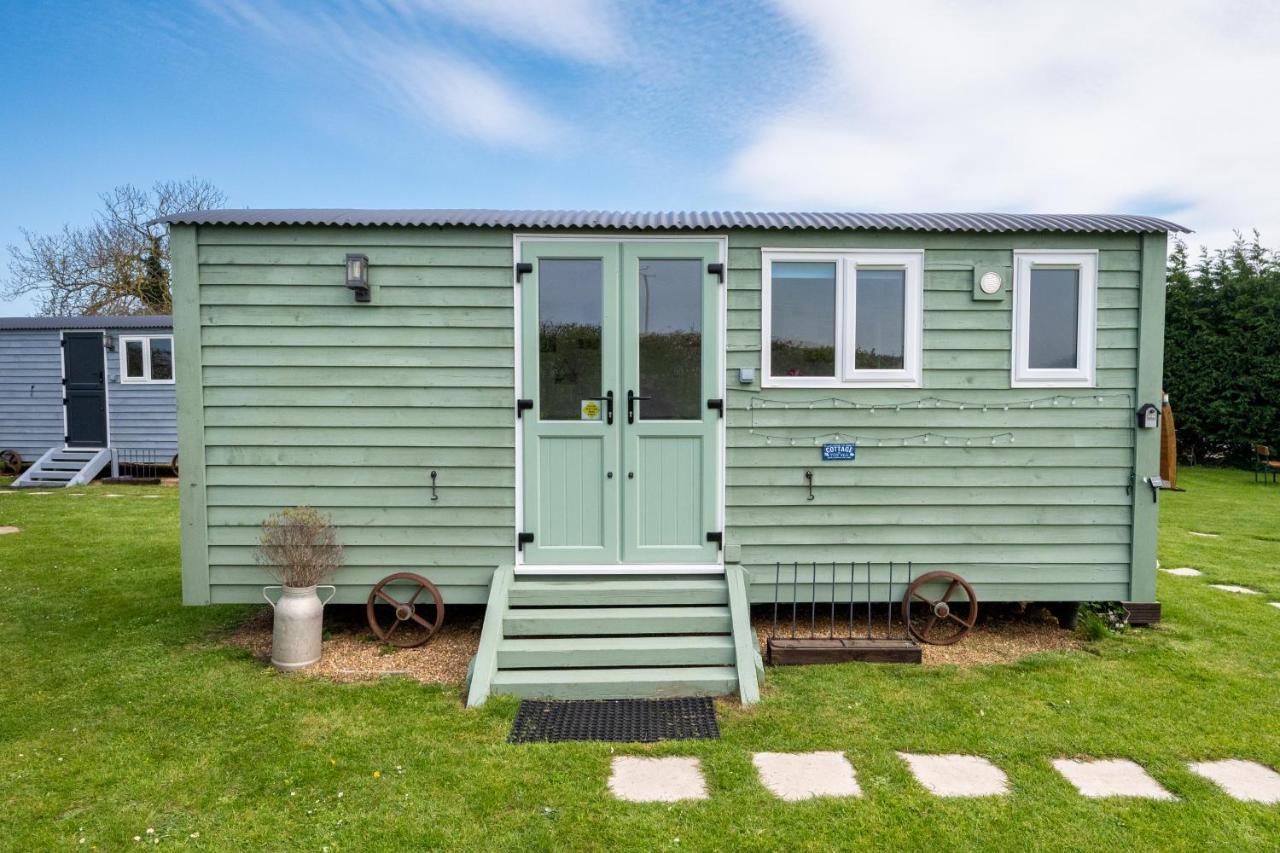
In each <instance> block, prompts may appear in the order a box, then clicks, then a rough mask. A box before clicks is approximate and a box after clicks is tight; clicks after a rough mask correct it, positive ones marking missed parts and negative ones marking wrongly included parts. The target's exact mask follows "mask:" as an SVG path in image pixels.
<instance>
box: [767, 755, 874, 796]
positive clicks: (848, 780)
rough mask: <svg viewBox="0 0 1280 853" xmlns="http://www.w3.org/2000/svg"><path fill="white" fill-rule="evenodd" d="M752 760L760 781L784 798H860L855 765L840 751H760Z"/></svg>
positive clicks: (775, 794) (860, 792)
mask: <svg viewBox="0 0 1280 853" xmlns="http://www.w3.org/2000/svg"><path fill="white" fill-rule="evenodd" d="M751 762H752V763H753V764H755V766H756V772H758V773H759V774H760V782H761V783H762V784H763V785H764V786H765V787H766V788H768V789H769V791H770V792H771V793H772V794H773V795H774V796H775V797H778V798H779V799H782V800H809V799H812V798H814V797H857V796H861V794H862V789H861V788H859V787H858V781H857V780H856V779H854V777H853V765H851V764H850V763H849V760H848V759H847V758H845V757H844V754H843V753H839V752H800V753H790V752H757V753H756V754H755V755H753V756H752V757H751Z"/></svg>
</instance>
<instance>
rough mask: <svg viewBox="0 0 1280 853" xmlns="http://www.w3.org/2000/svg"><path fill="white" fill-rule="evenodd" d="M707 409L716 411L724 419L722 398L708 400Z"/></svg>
mask: <svg viewBox="0 0 1280 853" xmlns="http://www.w3.org/2000/svg"><path fill="white" fill-rule="evenodd" d="M707 408H708V409H715V410H716V411H717V412H719V413H720V417H722V418H723V417H724V400H721V399H720V398H716V399H714V400H708V401H707Z"/></svg>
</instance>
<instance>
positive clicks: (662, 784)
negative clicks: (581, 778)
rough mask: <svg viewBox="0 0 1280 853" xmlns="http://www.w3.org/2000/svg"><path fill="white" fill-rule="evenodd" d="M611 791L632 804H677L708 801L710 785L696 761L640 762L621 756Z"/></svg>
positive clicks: (613, 777) (679, 759)
mask: <svg viewBox="0 0 1280 853" xmlns="http://www.w3.org/2000/svg"><path fill="white" fill-rule="evenodd" d="M609 790H610V791H612V792H613V795H614V796H615V797H617V798H618V799H620V800H627V801H628V802H632V803H674V802H678V801H680V800H705V799H707V781H706V779H704V778H703V776H702V763H701V762H700V761H698V759H696V758H639V757H637V756H633V755H619V756H617V757H615V758H614V759H613V772H612V773H610V774H609Z"/></svg>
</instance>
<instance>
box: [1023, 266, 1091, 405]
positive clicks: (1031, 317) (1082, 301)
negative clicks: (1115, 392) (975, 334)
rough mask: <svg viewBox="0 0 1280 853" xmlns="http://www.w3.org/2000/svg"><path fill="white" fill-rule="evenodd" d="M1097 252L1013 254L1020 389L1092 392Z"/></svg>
mask: <svg viewBox="0 0 1280 853" xmlns="http://www.w3.org/2000/svg"><path fill="white" fill-rule="evenodd" d="M1097 288H1098V256H1097V253H1096V252H1015V253H1014V283H1013V373H1012V376H1011V378H1010V384H1011V385H1012V386H1013V387H1015V388H1017V387H1023V388H1026V387H1041V388H1044V387H1091V386H1093V384H1094V379H1095V362H1096V357H1095V337H1096V327H1097V322H1096V310H1095V306H1096V304H1097Z"/></svg>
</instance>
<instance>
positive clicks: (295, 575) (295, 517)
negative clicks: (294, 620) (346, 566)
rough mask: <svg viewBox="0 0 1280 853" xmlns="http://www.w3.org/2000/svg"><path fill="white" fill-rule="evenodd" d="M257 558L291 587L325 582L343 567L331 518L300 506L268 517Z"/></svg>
mask: <svg viewBox="0 0 1280 853" xmlns="http://www.w3.org/2000/svg"><path fill="white" fill-rule="evenodd" d="M255 556H256V558H257V560H258V563H259V564H260V565H263V566H266V567H267V568H268V569H269V570H270V571H271V572H272V574H274V575H275V577H276V579H277V580H278V581H279V582H280V583H281V584H283V585H285V586H289V587H308V586H315V585H316V584H321V583H324V582H325V581H327V580H329V579H330V578H331V577H332V576H333V574H334V572H336V571H337V570H338V569H339V568H340V567H341V566H342V559H343V557H342V543H340V542H339V541H338V530H337V528H336V527H334V526H333V524H332V522H331V521H330V519H329V517H328V516H327V515H325V514H323V513H321V512H319V511H317V510H316V509H314V508H313V507H309V506H298V507H293V508H291V509H286V510H281V511H280V512H277V513H273V514H272V515H270V516H268V518H267V520H266V521H264V522H263V523H262V538H261V539H260V540H259V544H258V549H257V551H256V553H255Z"/></svg>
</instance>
